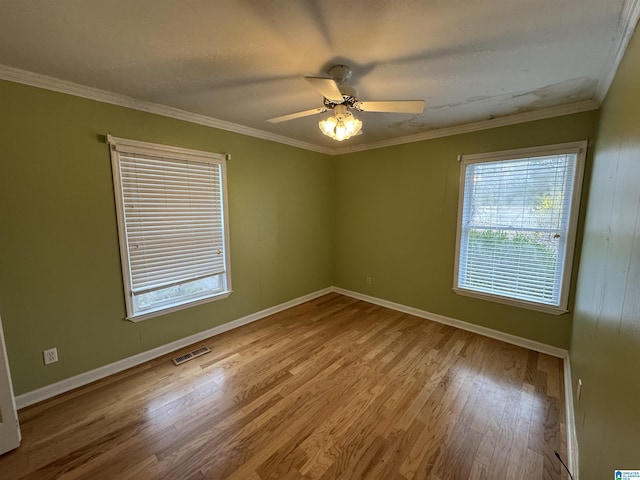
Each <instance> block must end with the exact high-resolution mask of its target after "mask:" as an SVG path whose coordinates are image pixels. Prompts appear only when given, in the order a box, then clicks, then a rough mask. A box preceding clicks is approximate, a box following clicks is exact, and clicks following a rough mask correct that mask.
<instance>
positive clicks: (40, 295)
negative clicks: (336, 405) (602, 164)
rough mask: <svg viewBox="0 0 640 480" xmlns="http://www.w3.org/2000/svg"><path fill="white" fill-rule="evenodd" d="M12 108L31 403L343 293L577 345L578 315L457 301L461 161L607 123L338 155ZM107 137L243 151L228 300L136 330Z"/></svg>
mask: <svg viewBox="0 0 640 480" xmlns="http://www.w3.org/2000/svg"><path fill="white" fill-rule="evenodd" d="M0 104H1V105H2V114H1V115H0V145H1V146H2V150H1V152H2V154H1V155H2V157H1V159H0V218H1V219H2V225H3V231H2V235H0V315H1V316H2V319H3V323H4V328H5V335H6V337H7V350H8V353H9V359H10V364H11V369H12V375H13V382H14V387H15V391H16V394H18V395H19V394H21V393H25V392H28V391H31V390H33V389H36V388H38V387H41V386H45V385H48V384H51V383H54V382H56V381H59V380H62V379H65V378H68V377H70V376H73V375H76V374H78V373H82V372H85V371H88V370H91V369H94V368H97V367H99V366H102V365H106V364H109V363H111V362H114V361H117V360H119V359H123V358H126V357H129V356H131V355H135V354H137V353H140V352H143V351H146V350H149V349H151V348H154V347H157V346H160V345H164V344H166V343H169V342H171V341H174V340H177V339H180V338H184V337H186V336H188V335H191V334H194V333H197V332H200V331H203V330H206V329H209V328H211V327H214V326H217V325H220V324H222V323H225V322H229V321H231V320H235V319H237V318H240V317H242V316H245V315H248V314H250V313H254V312H257V311H260V310H262V309H265V308H268V307H271V306H274V305H278V304H280V303H283V302H285V301H287V300H290V299H293V298H298V297H300V296H302V295H304V294H306V293H309V292H313V291H317V290H320V289H322V288H325V287H328V286H330V285H336V286H339V287H342V288H347V289H349V290H353V291H357V292H362V293H365V294H369V295H373V296H376V297H379V298H383V299H386V300H390V301H394V302H398V303H402V304H405V305H408V306H413V307H416V308H420V309H423V310H427V311H430V312H433V313H438V314H441V315H445V316H449V317H453V318H457V319H460V320H464V321H467V322H472V323H476V324H478V325H482V326H486V327H489V328H493V329H497V330H500V331H504V332H507V333H511V334H514V335H519V336H522V337H525V338H529V339H532V340H537V341H540V342H544V343H548V344H550V345H555V346H559V347H567V346H568V345H569V336H570V331H571V320H572V316H571V315H570V314H569V315H562V316H553V315H548V314H542V313H537V312H532V311H528V310H522V309H517V308H513V307H508V306H505V305H500V304H495V303H491V302H486V301H482V300H476V299H471V298H467V297H461V296H457V295H455V294H454V293H453V291H452V289H451V286H452V275H453V255H454V245H455V224H456V215H457V199H458V173H459V164H458V162H457V161H456V157H457V155H458V154H460V153H479V152H486V151H495V150H503V149H511V148H519V147H527V146H533V145H540V144H549V143H559V142H567V141H575V140H582V139H585V138H587V137H588V136H591V135H593V133H594V131H595V128H596V123H597V118H598V115H597V113H596V112H587V113H582V114H577V115H571V116H565V117H559V118H555V119H549V120H544V121H537V122H531V123H527V124H521V125H514V126H510V127H503V128H494V129H490V130H484V131H480V132H474V133H469V134H464V135H458V136H452V137H446V138H440V139H434V140H429V141H424V142H419V143H414V144H407V145H399V146H395V147H389V148H384V149H378V150H372V151H365V152H360V153H354V154H348V155H341V156H338V157H329V156H327V155H323V154H319V153H314V152H309V151H305V150H301V149H297V148H293V147H289V146H285V145H281V144H277V143H273V142H269V141H264V140H259V139H255V138H249V137H245V136H242V135H238V134H233V133H229V132H224V131H220V130H216V129H213V128H209V127H204V126H199V125H194V124H191V123H188V122H182V121H178V120H175V119H170V118H165V117H161V116H157V115H153V114H148V113H144V112H140V111H136V110H131V109H127V108H123V107H117V106H113V105H109V104H103V103H99V102H95V101H91V100H86V99H81V98H77V97H72V96H68V95H64V94H59V93H55V92H50V91H46V90H42V89H37V88H33V87H28V86H24V85H18V84H14V83H10V82H0ZM106 133H111V134H113V135H116V136H120V137H125V138H133V139H138V140H144V141H150V142H157V143H165V144H170V145H177V146H182V147H187V148H195V149H202V150H207V151H214V152H228V153H231V154H232V155H233V158H232V160H231V162H230V163H229V166H228V185H229V204H230V205H229V207H230V208H229V210H230V228H231V231H230V236H231V267H232V275H233V289H234V293H233V295H231V297H229V298H228V299H225V300H221V301H218V302H213V303H209V304H206V305H201V306H197V307H194V308H190V309H187V310H182V311H179V312H175V313H172V314H168V315H165V316H162V317H157V318H153V319H150V320H147V321H144V322H141V323H137V324H133V323H131V322H127V321H125V320H123V317H124V312H125V309H124V300H123V297H122V295H123V293H122V281H121V275H120V259H119V253H118V237H117V230H116V218H115V207H114V200H113V190H112V188H113V187H112V182H111V169H110V168H111V167H110V160H109V154H108V148H107V145H106V144H105V143H104V138H103V136H104V135H105V134H106ZM367 276H370V277H371V278H372V284H371V285H367V284H366V282H365V278H366V277H367ZM53 346H55V347H57V348H58V350H59V354H60V361H59V362H58V363H56V364H53V365H50V366H47V367H45V366H44V365H43V362H42V353H41V352H42V350H44V349H46V348H50V347H53Z"/></svg>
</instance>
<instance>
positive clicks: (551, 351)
mask: <svg viewBox="0 0 640 480" xmlns="http://www.w3.org/2000/svg"><path fill="white" fill-rule="evenodd" d="M333 291H334V292H336V293H340V294H342V295H346V296H348V297H353V298H357V299H358V300H363V301H365V302H369V303H373V304H375V305H380V306H382V307H387V308H391V309H393V310H397V311H399V312H404V313H408V314H410V315H415V316H416V317H421V318H426V319H427V320H433V321H434V322H438V323H444V324H445V325H450V326H452V327H456V328H459V329H461V330H467V331H468V332H473V333H477V334H479V335H483V336H485V337H489V338H493V339H496V340H501V341H503V342H506V343H510V344H512V345H517V346H519V347H524V348H528V349H529V350H534V351H536V352H540V353H546V354H547V355H551V356H553V357H558V358H562V359H564V358H565V357H566V356H567V355H568V352H567V351H566V350H565V349H563V348H558V347H554V346H553V345H547V344H546V343H541V342H536V341H535V340H529V339H528V338H523V337H518V336H517V335H511V334H510V333H504V332H501V331H499V330H493V329H492V328H487V327H482V326H480V325H476V324H474V323H469V322H465V321H462V320H458V319H455V318H451V317H445V316H444V315H439V314H437V313H431V312H427V311H426V310H420V309H418V308H414V307H408V306H406V305H402V304H400V303H394V302H390V301H388V300H383V299H381V298H376V297H371V296H369V295H364V294H362V293H358V292H352V291H351V290H345V289H343V288H338V287H334V288H333Z"/></svg>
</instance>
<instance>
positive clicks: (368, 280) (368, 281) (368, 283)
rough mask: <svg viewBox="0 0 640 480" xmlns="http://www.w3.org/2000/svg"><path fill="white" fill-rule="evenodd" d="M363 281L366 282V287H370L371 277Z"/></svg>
mask: <svg viewBox="0 0 640 480" xmlns="http://www.w3.org/2000/svg"><path fill="white" fill-rule="evenodd" d="M365 280H366V281H367V285H371V277H367V278H366V279H365Z"/></svg>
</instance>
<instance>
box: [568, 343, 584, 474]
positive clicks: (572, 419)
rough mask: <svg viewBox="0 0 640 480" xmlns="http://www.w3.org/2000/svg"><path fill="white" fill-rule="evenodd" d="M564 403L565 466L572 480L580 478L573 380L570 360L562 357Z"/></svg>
mask: <svg viewBox="0 0 640 480" xmlns="http://www.w3.org/2000/svg"><path fill="white" fill-rule="evenodd" d="M564 403H565V407H564V409H565V412H566V420H565V421H566V422H567V466H568V467H569V470H570V471H571V474H572V475H573V479H574V480H578V478H579V477H580V475H579V473H580V464H579V463H578V437H577V436H576V413H575V410H574V409H573V380H572V377H571V359H570V357H569V354H568V353H567V355H566V356H565V357H564Z"/></svg>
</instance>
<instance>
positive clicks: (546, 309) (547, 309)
mask: <svg viewBox="0 0 640 480" xmlns="http://www.w3.org/2000/svg"><path fill="white" fill-rule="evenodd" d="M453 291H454V292H455V293H456V294H458V295H462V296H464V297H471V298H477V299H480V300H487V301H489V302H494V303H502V304H504V305H510V306H512V307H518V308H525V309H527V310H535V311H538V312H543V313H549V314H551V315H564V314H565V313H568V312H569V310H567V309H564V308H560V307H554V306H551V305H544V304H541V303H534V302H526V301H524V300H515V299H513V298H509V297H501V296H499V295H491V294H487V293H480V292H474V291H473V290H466V289H462V288H456V287H454V288H453Z"/></svg>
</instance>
